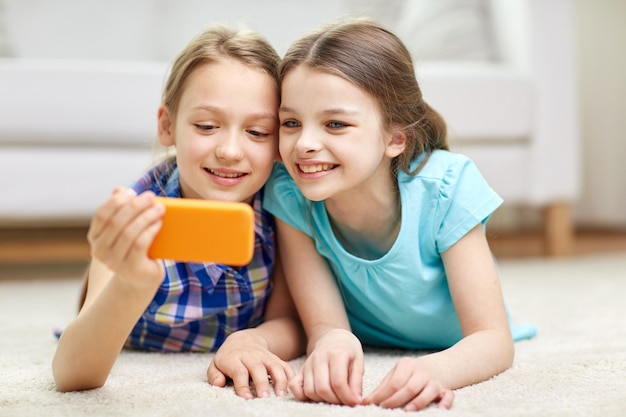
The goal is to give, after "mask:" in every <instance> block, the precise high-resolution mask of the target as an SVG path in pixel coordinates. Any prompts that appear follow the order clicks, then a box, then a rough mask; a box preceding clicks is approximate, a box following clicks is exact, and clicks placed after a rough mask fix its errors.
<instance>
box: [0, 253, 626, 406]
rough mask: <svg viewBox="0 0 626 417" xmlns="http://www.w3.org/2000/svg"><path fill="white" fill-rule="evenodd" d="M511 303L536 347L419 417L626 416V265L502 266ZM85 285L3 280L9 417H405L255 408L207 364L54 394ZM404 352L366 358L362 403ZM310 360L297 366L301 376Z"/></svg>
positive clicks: (132, 362)
mask: <svg viewBox="0 0 626 417" xmlns="http://www.w3.org/2000/svg"><path fill="white" fill-rule="evenodd" d="M500 271H501V277H502V281H503V286H504V291H505V296H506V298H507V303H508V305H509V308H510V310H511V312H512V314H513V317H514V319H516V320H517V321H530V322H533V323H535V324H536V325H537V327H538V328H539V334H538V336H537V337H536V338H535V339H533V340H530V341H523V342H519V343H518V344H517V355H516V359H515V364H514V366H513V368H512V369H510V370H509V371H507V372H505V373H503V374H501V375H499V376H497V377H495V378H493V379H491V380H489V381H486V382H483V383H481V384H477V385H475V386H470V387H466V388H464V389H461V390H458V391H457V393H456V401H455V404H454V406H453V408H452V410H450V411H447V412H446V411H441V410H437V409H434V408H430V409H427V410H425V411H423V412H421V413H420V414H419V415H421V416H450V417H452V416H498V417H502V416H567V417H571V416H602V417H605V416H626V254H623V255H607V256H595V257H585V258H577V259H569V260H551V261H550V260H521V261H512V260H507V261H501V263H500ZM77 291H78V280H77V279H76V278H66V279H58V278H51V279H46V280H34V281H33V280H30V281H29V280H23V279H22V280H8V281H7V280H5V281H0V329H1V331H2V333H1V339H0V416H44V417H51V416H149V417H160V416H185V417H193V416H211V417H219V416H268V417H270V416H271V417H282V416H330V417H340V416H364V417H368V416H402V415H406V413H404V412H402V411H397V410H396V411H390V410H382V409H379V408H377V407H374V406H368V407H356V408H349V407H342V406H330V405H324V404H307V403H300V402H297V401H295V400H294V399H293V398H292V397H286V398H275V397H272V398H269V399H263V400H258V399H257V400H250V401H246V400H243V399H241V398H238V397H236V396H235V395H234V392H233V390H232V389H231V388H225V389H220V388H214V387H211V386H209V385H208V384H207V383H206V377H205V369H206V367H207V365H208V364H209V361H210V359H211V355H209V354H169V355H164V354H147V353H136V352H123V353H122V355H121V357H120V358H119V360H118V362H117V363H116V365H115V367H114V369H113V371H112V374H111V375H110V377H109V380H108V381H107V384H106V385H105V387H104V388H101V389H98V390H92V391H88V392H82V393H68V394H61V393H58V392H56V391H55V389H54V385H53V382H52V375H51V371H50V362H51V359H52V355H53V354H54V350H55V348H56V340H55V339H54V338H53V336H52V328H53V327H54V326H55V325H62V324H65V323H67V322H68V321H69V320H71V318H72V317H73V315H74V306H75V302H76V296H77ZM399 355H400V352H397V351H374V352H368V353H367V355H366V375H365V384H364V392H368V391H370V390H371V389H373V388H374V386H375V385H376V383H377V381H379V380H380V379H381V378H382V376H383V375H384V374H385V373H386V372H387V370H388V369H390V368H391V366H392V365H393V364H394V363H395V361H396V360H397V358H398V356H399ZM300 364H301V360H297V361H294V365H295V366H299V365H300Z"/></svg>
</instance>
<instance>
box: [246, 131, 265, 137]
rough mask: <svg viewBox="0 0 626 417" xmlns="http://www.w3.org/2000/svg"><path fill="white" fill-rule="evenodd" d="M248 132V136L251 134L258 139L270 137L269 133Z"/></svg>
mask: <svg viewBox="0 0 626 417" xmlns="http://www.w3.org/2000/svg"><path fill="white" fill-rule="evenodd" d="M246 132H248V134H250V135H252V136H256V137H259V138H265V137H267V136H269V133H264V132H259V131H258V130H247V131H246Z"/></svg>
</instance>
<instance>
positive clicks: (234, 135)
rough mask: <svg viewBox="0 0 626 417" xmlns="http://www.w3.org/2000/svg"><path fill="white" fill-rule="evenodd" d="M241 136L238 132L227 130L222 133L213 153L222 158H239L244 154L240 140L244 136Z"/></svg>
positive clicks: (234, 159)
mask: <svg viewBox="0 0 626 417" xmlns="http://www.w3.org/2000/svg"><path fill="white" fill-rule="evenodd" d="M243 136H244V135H243V134H240V133H239V132H229V133H227V134H226V135H224V136H223V137H222V138H221V140H220V142H219V143H218V145H217V147H216V148H215V155H216V156H217V157H218V158H219V159H224V160H233V161H239V160H241V159H242V158H243V155H244V152H243V145H242V140H244V139H245V138H244V137H243Z"/></svg>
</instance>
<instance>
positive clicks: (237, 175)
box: [209, 169, 243, 178]
mask: <svg viewBox="0 0 626 417" xmlns="http://www.w3.org/2000/svg"><path fill="white" fill-rule="evenodd" d="M209 171H210V172H211V174H213V175H217V176H218V177H222V178H239V177H241V176H243V174H240V173H236V172H232V173H230V174H228V173H225V172H219V171H214V170H212V169H211V170H209Z"/></svg>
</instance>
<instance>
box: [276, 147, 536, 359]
mask: <svg viewBox="0 0 626 417" xmlns="http://www.w3.org/2000/svg"><path fill="white" fill-rule="evenodd" d="M420 160H421V158H418V159H417V160H416V161H415V162H414V165H413V167H412V168H414V167H415V166H417V164H418V163H419V162H420ZM398 184H399V189H400V197H401V205H402V207H401V209H402V223H401V226H400V232H399V234H398V237H397V239H396V241H395V243H394V244H393V246H392V247H391V249H390V250H389V251H388V252H387V253H386V254H385V255H383V256H382V257H379V258H377V259H364V258H360V257H356V256H354V255H352V254H351V253H349V252H348V251H346V250H345V249H344V247H343V246H342V244H341V243H340V242H339V241H338V240H337V238H336V237H335V235H334V234H333V231H332V228H331V225H330V221H329V217H328V214H327V212H326V207H325V205H324V203H323V202H312V201H310V200H307V199H306V198H304V196H303V195H302V193H301V192H300V191H299V189H298V187H297V186H296V184H295V183H294V181H293V180H292V179H291V177H290V176H289V173H288V172H287V171H286V169H285V167H284V166H283V164H282V163H277V164H276V166H275V168H274V172H273V173H272V176H271V177H270V180H269V182H268V184H267V186H266V193H265V198H264V208H265V209H267V210H268V211H269V212H271V213H272V214H274V215H275V216H276V217H277V218H279V219H281V220H283V221H285V222H286V223H288V224H290V225H291V226H293V227H295V228H296V229H298V230H301V231H302V232H304V233H306V234H307V235H309V236H310V237H311V238H313V239H314V240H315V245H316V247H317V250H318V251H319V253H320V254H321V255H322V256H323V257H324V258H325V259H326V260H327V262H328V264H329V265H330V267H331V269H332V271H333V272H334V275H335V278H336V280H337V283H338V286H339V288H340V290H341V293H342V296H343V299H344V303H345V307H346V311H347V313H348V318H349V320H350V325H351V326H352V331H353V332H354V334H355V335H356V336H357V337H358V338H359V339H360V340H361V342H362V343H363V344H364V345H368V346H378V347H395V348H406V349H440V348H447V347H450V346H452V345H453V344H455V343H456V342H458V341H459V340H461V338H462V334H461V328H460V324H459V319H458V316H457V314H456V311H455V309H454V305H453V303H452V298H451V295H450V291H449V288H448V282H447V279H446V274H445V271H444V267H443V261H442V259H441V253H442V252H444V251H446V250H447V249H449V248H450V247H451V246H452V245H454V243H456V242H457V241H458V240H459V239H461V238H462V237H463V236H464V235H465V234H466V233H467V232H469V231H470V230H471V229H473V228H474V227H475V226H476V225H477V224H481V223H482V224H483V226H484V224H485V222H486V221H487V219H488V218H489V216H490V215H491V214H492V213H493V211H494V210H495V209H496V208H497V207H498V206H500V204H501V203H502V199H501V198H500V197H499V196H498V195H497V194H496V193H495V191H493V190H492V189H491V188H490V187H489V186H488V184H487V183H486V181H485V180H484V178H483V177H482V175H481V174H480V173H479V171H478V169H477V167H476V165H475V164H474V163H473V162H472V161H471V160H469V159H468V158H467V157H465V156H463V155H460V154H455V153H452V152H448V151H435V152H434V153H433V154H432V155H431V157H430V158H429V160H428V162H427V163H426V165H425V166H424V167H423V168H422V170H421V171H420V172H419V173H418V174H417V175H413V176H411V175H407V174H406V173H404V172H401V173H399V174H398ZM511 331H512V333H513V338H514V339H515V340H520V339H523V338H529V337H532V336H534V335H535V333H536V329H535V327H534V326H532V325H529V324H525V325H522V326H515V325H513V324H512V323H511Z"/></svg>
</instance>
